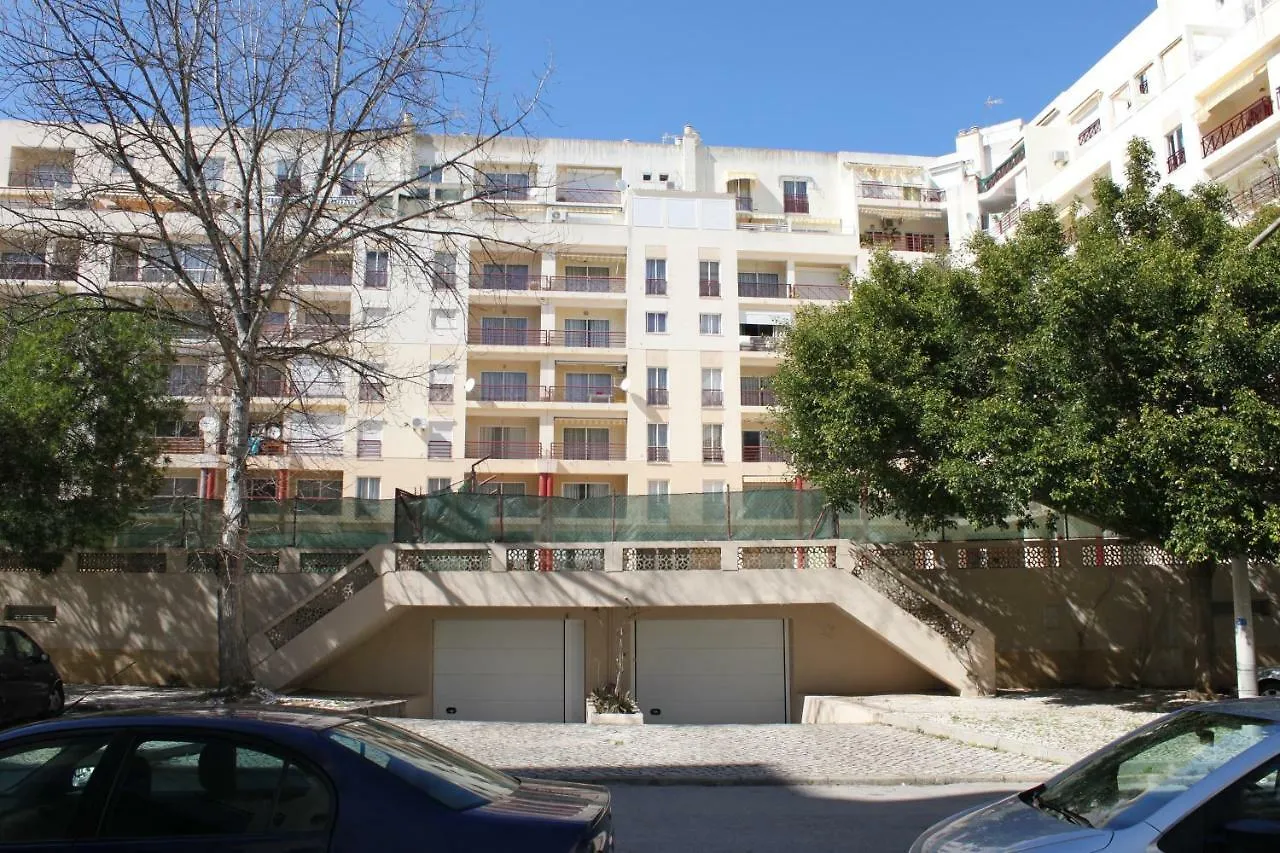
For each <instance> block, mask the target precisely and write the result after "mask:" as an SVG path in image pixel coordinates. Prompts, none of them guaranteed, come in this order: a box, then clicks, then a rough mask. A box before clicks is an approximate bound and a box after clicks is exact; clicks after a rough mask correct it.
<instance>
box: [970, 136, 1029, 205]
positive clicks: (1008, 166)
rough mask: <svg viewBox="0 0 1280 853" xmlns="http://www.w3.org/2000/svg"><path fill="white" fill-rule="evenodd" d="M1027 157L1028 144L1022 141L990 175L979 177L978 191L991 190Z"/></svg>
mask: <svg viewBox="0 0 1280 853" xmlns="http://www.w3.org/2000/svg"><path fill="white" fill-rule="evenodd" d="M1025 159H1027V146H1026V144H1025V143H1020V144H1019V145H1018V147H1017V148H1015V149H1014V150H1013V153H1012V154H1010V155H1009V156H1008V158H1006V159H1005V161H1004V162H1003V163H1001V164H1000V165H999V166H996V167H995V169H993V170H992V171H991V174H990V175H987V176H986V177H985V178H978V192H980V193H985V192H987V191H988V190H990V189H991V188H992V187H994V186H995V185H996V184H997V183H999V182H1000V179H1001V178H1003V177H1004V176H1005V175H1008V174H1009V173H1010V172H1012V171H1013V170H1014V169H1016V168H1017V166H1018V164H1019V163H1021V162H1022V161H1023V160H1025Z"/></svg>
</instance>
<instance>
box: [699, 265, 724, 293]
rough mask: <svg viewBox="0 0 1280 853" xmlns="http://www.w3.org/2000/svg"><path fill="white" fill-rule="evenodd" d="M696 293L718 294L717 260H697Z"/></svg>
mask: <svg viewBox="0 0 1280 853" xmlns="http://www.w3.org/2000/svg"><path fill="white" fill-rule="evenodd" d="M698 295H699V296H707V297H713V296H719V295H720V262H719V261H699V262H698Z"/></svg>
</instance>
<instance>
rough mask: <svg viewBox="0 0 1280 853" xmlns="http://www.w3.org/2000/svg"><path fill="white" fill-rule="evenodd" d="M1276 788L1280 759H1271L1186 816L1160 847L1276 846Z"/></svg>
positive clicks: (1279, 819) (1197, 852)
mask: <svg viewBox="0 0 1280 853" xmlns="http://www.w3.org/2000/svg"><path fill="white" fill-rule="evenodd" d="M1277 791H1280V761H1276V760H1275V759H1272V760H1271V761H1268V762H1267V763H1266V764H1263V765H1262V766H1261V767H1259V768H1257V769H1255V770H1253V771H1251V772H1249V773H1248V774H1246V775H1245V776H1244V778H1242V779H1240V780H1239V781H1237V782H1235V783H1234V784H1232V785H1230V786H1229V787H1227V788H1226V790H1224V791H1222V792H1221V793H1220V794H1217V795H1215V796H1214V797H1213V798H1212V799H1210V800H1209V801H1208V802H1207V803H1205V804H1204V805H1202V806H1200V807H1199V808H1198V809H1196V810H1195V811H1193V812H1192V813H1191V814H1189V815H1187V817H1185V818H1183V820H1182V821H1181V822H1179V823H1178V824H1177V825H1175V826H1174V827H1173V828H1172V829H1171V830H1169V831H1168V832H1167V833H1165V835H1164V837H1163V838H1161V839H1160V842H1159V844H1158V845H1157V847H1158V849H1159V850H1161V851H1162V853H1202V851H1205V850H1216V849H1222V850H1231V851H1250V850H1268V851H1269V850H1273V849H1275V840H1276V837H1277V835H1280V798H1277V796H1276V794H1277ZM1214 842H1218V843H1220V844H1222V847H1219V846H1218V843H1214Z"/></svg>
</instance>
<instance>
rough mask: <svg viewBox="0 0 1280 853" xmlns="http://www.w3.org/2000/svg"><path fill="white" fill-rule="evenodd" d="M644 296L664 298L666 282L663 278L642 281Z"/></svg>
mask: <svg viewBox="0 0 1280 853" xmlns="http://www.w3.org/2000/svg"><path fill="white" fill-rule="evenodd" d="M644 295H645V296H666V295H667V280H666V279H665V278H646V279H645V280H644Z"/></svg>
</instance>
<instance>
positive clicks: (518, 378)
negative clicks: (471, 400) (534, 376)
mask: <svg viewBox="0 0 1280 853" xmlns="http://www.w3.org/2000/svg"><path fill="white" fill-rule="evenodd" d="M480 399H481V400H490V401H502V402H508V403H524V402H527V401H528V400H529V374H527V373H520V372H517V371H511V370H485V371H482V372H481V373H480Z"/></svg>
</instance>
